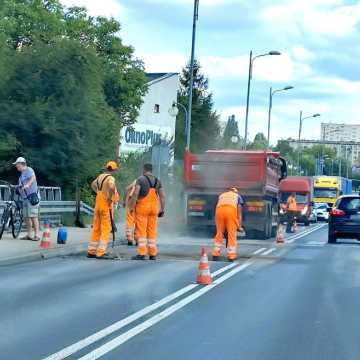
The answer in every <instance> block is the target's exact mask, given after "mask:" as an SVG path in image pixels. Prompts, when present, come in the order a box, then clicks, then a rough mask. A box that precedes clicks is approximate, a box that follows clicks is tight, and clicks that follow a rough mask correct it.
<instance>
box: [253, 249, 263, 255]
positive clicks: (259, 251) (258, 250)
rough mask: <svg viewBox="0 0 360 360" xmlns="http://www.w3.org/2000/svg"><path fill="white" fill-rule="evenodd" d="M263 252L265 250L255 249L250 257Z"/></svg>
mask: <svg viewBox="0 0 360 360" xmlns="http://www.w3.org/2000/svg"><path fill="white" fill-rule="evenodd" d="M264 250H266V248H261V249H257V250H256V251H254V252H253V253H252V255H257V254H260V253H261V252H263V251H264Z"/></svg>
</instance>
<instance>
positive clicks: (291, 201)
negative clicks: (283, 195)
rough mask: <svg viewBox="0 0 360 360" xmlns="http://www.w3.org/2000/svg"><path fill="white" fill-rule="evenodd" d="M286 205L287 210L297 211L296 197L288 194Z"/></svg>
mask: <svg viewBox="0 0 360 360" xmlns="http://www.w3.org/2000/svg"><path fill="white" fill-rule="evenodd" d="M286 207H287V210H288V211H292V212H295V211H297V204H296V198H295V197H294V196H292V195H290V196H289V197H288V199H287V201H286Z"/></svg>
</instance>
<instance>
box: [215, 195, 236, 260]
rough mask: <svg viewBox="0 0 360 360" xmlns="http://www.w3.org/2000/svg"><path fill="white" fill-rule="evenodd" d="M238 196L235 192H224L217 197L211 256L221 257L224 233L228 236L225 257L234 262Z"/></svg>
mask: <svg viewBox="0 0 360 360" xmlns="http://www.w3.org/2000/svg"><path fill="white" fill-rule="evenodd" d="M238 203H239V195H238V194H237V193H235V192H232V191H228V192H224V193H223V194H221V195H220V196H219V200H218V203H217V206H216V212H215V224H216V235H215V238H214V248H213V252H212V255H213V256H216V257H217V256H220V255H221V246H222V243H223V240H224V233H225V231H226V232H227V235H228V247H227V257H228V259H229V260H235V259H236V257H237V254H236V246H237V242H236V238H237V236H236V232H237V229H238V228H239V227H240V226H241V224H239V218H238Z"/></svg>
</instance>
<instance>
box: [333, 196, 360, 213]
mask: <svg viewBox="0 0 360 360" xmlns="http://www.w3.org/2000/svg"><path fill="white" fill-rule="evenodd" d="M337 207H338V209H340V210H345V211H360V198H343V199H341V200H340V202H339V204H338V206H337Z"/></svg>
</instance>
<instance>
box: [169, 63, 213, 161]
mask: <svg viewBox="0 0 360 360" xmlns="http://www.w3.org/2000/svg"><path fill="white" fill-rule="evenodd" d="M189 87H190V64H188V65H187V66H186V67H185V68H184V69H183V71H182V74H181V77H180V90H179V92H178V98H177V101H178V103H181V104H183V105H184V106H185V107H186V108H187V106H188V93H189ZM192 100H193V103H192V120H191V151H193V152H195V153H198V152H203V151H205V150H208V149H213V148H214V147H216V144H217V140H218V138H219V134H220V125H219V115H218V114H217V113H216V112H215V111H214V110H213V107H214V102H213V98H212V94H211V93H210V92H209V80H208V79H207V78H206V77H205V75H204V74H202V73H201V66H200V63H199V62H198V61H195V64H194V88H193V99H192ZM185 122H186V120H185V115H184V112H183V111H182V110H181V109H180V111H179V115H178V116H177V118H176V139H175V158H177V159H180V158H182V157H183V153H184V148H185V143H186V134H185V131H186V130H185Z"/></svg>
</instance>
